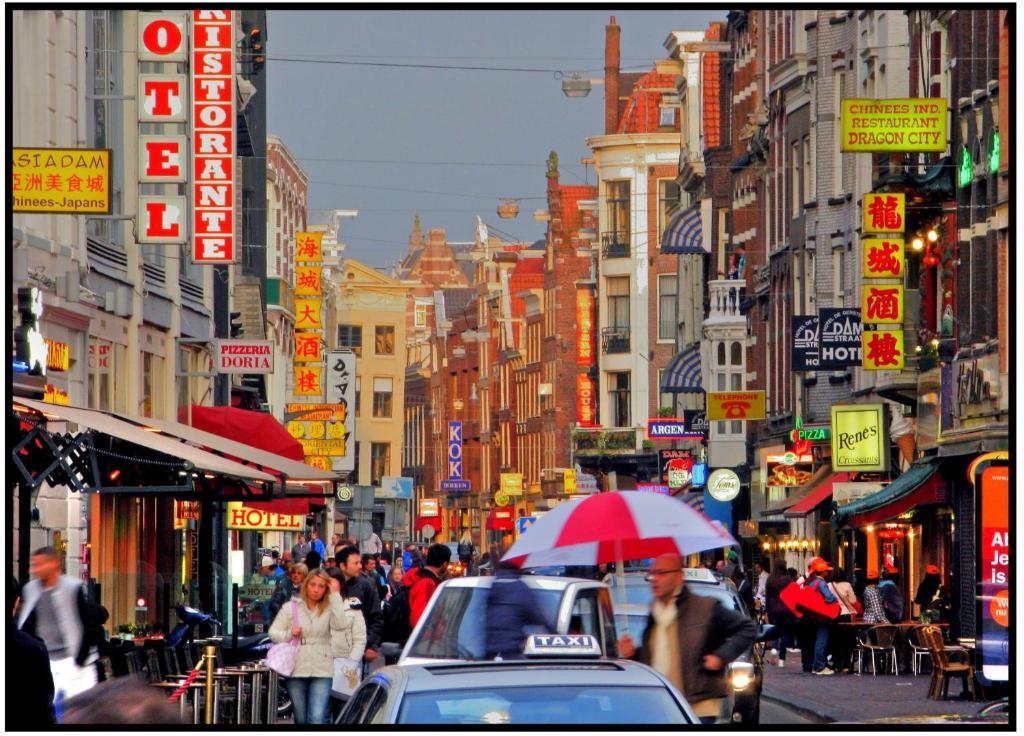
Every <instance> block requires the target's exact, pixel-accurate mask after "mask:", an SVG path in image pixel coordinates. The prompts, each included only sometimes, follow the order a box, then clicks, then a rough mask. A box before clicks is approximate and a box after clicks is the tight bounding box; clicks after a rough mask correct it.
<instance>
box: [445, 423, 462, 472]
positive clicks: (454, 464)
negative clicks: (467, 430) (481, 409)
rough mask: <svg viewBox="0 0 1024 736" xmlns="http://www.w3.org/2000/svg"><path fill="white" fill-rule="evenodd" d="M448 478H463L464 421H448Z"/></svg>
mask: <svg viewBox="0 0 1024 736" xmlns="http://www.w3.org/2000/svg"><path fill="white" fill-rule="evenodd" d="M448 480H462V422H448Z"/></svg>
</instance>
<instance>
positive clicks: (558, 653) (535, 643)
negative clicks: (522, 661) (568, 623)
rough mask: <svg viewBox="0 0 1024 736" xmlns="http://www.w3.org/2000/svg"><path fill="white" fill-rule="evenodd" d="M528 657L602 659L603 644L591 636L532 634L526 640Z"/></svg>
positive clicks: (524, 652) (525, 652)
mask: <svg viewBox="0 0 1024 736" xmlns="http://www.w3.org/2000/svg"><path fill="white" fill-rule="evenodd" d="M523 654H525V655H526V656H527V657H600V656H601V644H600V643H599V642H598V641H597V638H596V637H593V636H591V635H590V634H532V635H531V636H530V637H529V638H527V640H526V649H525V650H524V651H523Z"/></svg>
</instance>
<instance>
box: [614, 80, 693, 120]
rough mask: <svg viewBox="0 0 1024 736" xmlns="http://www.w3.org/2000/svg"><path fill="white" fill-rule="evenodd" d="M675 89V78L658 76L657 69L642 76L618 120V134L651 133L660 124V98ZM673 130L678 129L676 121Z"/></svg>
mask: <svg viewBox="0 0 1024 736" xmlns="http://www.w3.org/2000/svg"><path fill="white" fill-rule="evenodd" d="M674 89H675V76H673V75H672V74H659V73H658V71H657V69H652V70H651V71H649V72H647V73H646V74H644V75H643V76H642V77H641V78H640V79H638V80H637V82H636V84H635V85H634V86H633V92H632V93H631V94H630V95H629V100H628V102H627V103H626V110H625V112H624V114H623V115H622V118H621V119H620V120H619V130H618V132H619V133H653V132H655V131H657V130H658V123H659V122H660V117H661V115H660V110H659V109H658V108H659V107H660V104H661V97H662V95H663V94H664V92H665V91H668V90H674ZM675 129H676V130H678V129H679V119H678V117H677V119H676V125H675Z"/></svg>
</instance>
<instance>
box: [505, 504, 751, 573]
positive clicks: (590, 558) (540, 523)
mask: <svg viewBox="0 0 1024 736" xmlns="http://www.w3.org/2000/svg"><path fill="white" fill-rule="evenodd" d="M735 544H736V540H735V539H733V538H732V536H731V535H730V534H729V533H728V532H727V531H725V529H724V528H723V527H722V526H721V525H719V524H718V523H716V522H713V521H711V520H710V519H709V518H708V517H706V516H705V515H704V514H702V513H701V512H699V511H696V510H695V509H692V508H690V506H688V505H687V504H685V503H683V502H682V501H680V500H679V499H676V498H672V497H671V496H663V495H661V494H657V493H642V492H638V491H612V492H610V493H598V494H595V495H593V496H588V497H587V498H583V499H580V500H577V501H569V502H567V503H563V504H559V505H558V506H556V507H555V508H554V509H553V510H552V511H549V512H547V513H546V514H544V516H542V517H541V518H540V519H538V520H537V523H535V524H534V525H533V526H531V527H530V528H529V529H528V530H527V531H526V532H525V533H523V535H522V536H520V537H519V539H518V540H516V543H515V544H513V545H512V547H511V548H510V549H509V551H508V552H507V553H506V554H505V556H504V557H503V558H502V559H503V560H507V561H509V562H512V563H513V564H515V565H518V566H519V567H545V566H548V565H598V564H600V563H602V562H615V561H618V560H642V559H647V558H648V557H657V556H658V555H660V554H665V553H675V554H679V555H688V554H693V553H694V552H703V551H704V550H708V549H716V548H719V547H729V546H732V545H735Z"/></svg>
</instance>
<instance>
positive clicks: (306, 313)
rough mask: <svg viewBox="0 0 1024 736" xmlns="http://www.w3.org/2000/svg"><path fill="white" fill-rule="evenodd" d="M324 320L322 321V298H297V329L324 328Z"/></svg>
mask: <svg viewBox="0 0 1024 736" xmlns="http://www.w3.org/2000/svg"><path fill="white" fill-rule="evenodd" d="M323 327H324V324H323V322H321V321H320V300H319V299H296V300H295V329H296V330H322V329H323Z"/></svg>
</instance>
